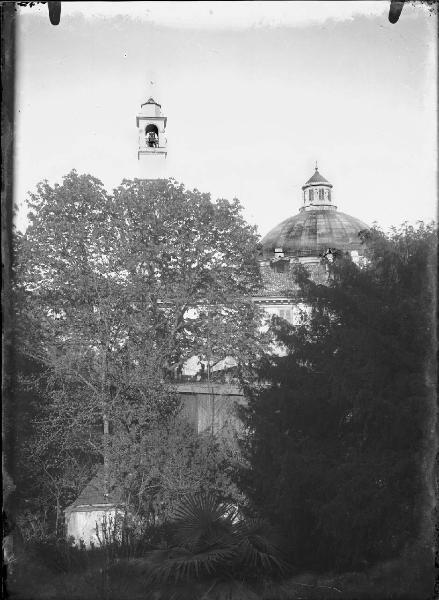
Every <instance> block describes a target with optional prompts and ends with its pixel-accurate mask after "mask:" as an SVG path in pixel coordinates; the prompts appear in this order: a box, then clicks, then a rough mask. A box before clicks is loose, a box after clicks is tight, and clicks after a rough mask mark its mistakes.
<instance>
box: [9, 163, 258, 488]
mask: <svg viewBox="0 0 439 600" xmlns="http://www.w3.org/2000/svg"><path fill="white" fill-rule="evenodd" d="M29 207H30V209H31V212H30V214H29V219H30V224H29V227H28V229H27V231H26V232H25V233H24V234H17V238H16V257H15V306H16V311H17V341H18V344H17V348H18V351H19V352H20V353H22V354H23V355H24V356H25V357H28V358H31V359H32V360H33V361H35V364H37V365H39V367H40V372H41V375H44V386H43V387H41V385H40V393H41V398H44V402H43V404H42V405H41V406H40V409H41V410H39V411H38V415H37V417H36V419H35V436H34V442H35V443H34V445H33V447H32V451H31V454H33V455H34V457H35V458H36V457H40V459H41V461H40V462H41V464H42V465H44V466H45V468H46V469H47V468H48V467H49V465H50V467H51V470H50V473H48V475H50V477H52V478H53V477H55V475H56V477H61V479H62V477H63V473H64V471H65V469H67V466H68V465H72V464H73V463H75V462H76V463H77V462H78V460H80V457H83V456H84V455H87V456H88V457H92V458H93V460H94V461H95V462H101V461H102V460H104V463H105V462H106V463H107V464H106V468H108V465H109V464H110V463H111V465H112V467H113V468H114V469H115V471H116V472H117V473H118V474H121V473H124V475H125V476H126V477H128V476H129V475H130V474H131V475H132V472H133V469H135V468H138V467H139V465H140V463H141V461H142V460H143V459H142V453H143V452H144V450H145V444H144V440H145V439H147V436H148V435H149V433H148V432H151V431H152V430H153V429H154V428H155V429H157V428H158V427H163V426H165V425H166V424H167V423H168V424H169V423H171V421H172V420H173V419H174V418H175V415H176V413H177V412H178V409H179V401H178V397H177V396H176V394H175V392H174V390H173V388H172V382H171V381H170V379H172V378H171V375H172V372H173V369H175V367H176V365H181V364H182V363H183V362H184V361H185V359H187V358H188V357H190V356H191V355H194V354H195V355H198V356H201V357H202V358H205V359H207V360H211V361H212V360H215V359H221V358H224V357H225V356H227V355H231V356H233V357H235V358H236V360H237V362H238V363H240V364H242V365H244V366H245V365H246V364H247V363H248V362H249V360H251V358H252V356H256V355H257V353H258V338H259V333H258V329H257V323H258V318H257V310H256V309H255V308H254V307H253V305H252V304H251V301H250V299H249V294H250V293H251V291H252V290H253V289H255V288H256V287H257V285H258V283H259V274H258V269H257V262H256V259H255V251H254V249H255V244H256V233H255V231H254V228H252V227H250V226H249V225H247V224H246V223H245V221H244V219H243V217H242V215H241V207H240V205H239V202H238V201H237V200H234V201H232V202H229V201H227V200H223V199H220V200H217V201H216V202H212V201H211V199H210V196H209V194H203V193H201V192H199V191H197V190H193V191H189V190H186V189H185V188H184V186H183V185H181V184H178V183H177V182H176V181H174V180H134V181H128V180H124V181H123V182H122V184H121V185H120V186H119V187H118V188H116V189H115V190H114V191H113V193H111V194H110V193H108V192H107V191H106V190H105V189H104V186H103V184H102V183H101V182H100V181H99V180H97V179H96V178H94V177H92V176H90V175H80V174H78V173H77V172H75V171H72V172H71V173H69V174H68V175H67V176H65V177H64V179H63V181H62V183H61V184H55V185H54V186H51V185H49V184H48V183H47V182H42V183H40V184H39V185H38V187H37V190H36V192H35V193H33V194H31V195H30V200H29ZM37 379H38V377H34V381H33V382H30V385H31V387H32V386H33V389H34V392H36V389H37V388H36V385H37ZM40 379H41V378H40ZM40 384H41V381H40ZM165 437H166V436H165ZM142 440H143V441H142ZM128 458H129V460H128ZM125 459H126V464H125V466H124V465H122V464H121V461H122V462H123V461H124V460H125ZM72 461H73V462H72ZM80 462H81V461H80Z"/></svg>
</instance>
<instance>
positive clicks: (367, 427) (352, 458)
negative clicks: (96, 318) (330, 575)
mask: <svg viewBox="0 0 439 600" xmlns="http://www.w3.org/2000/svg"><path fill="white" fill-rule="evenodd" d="M364 241H365V255H366V261H365V264H363V266H362V267H360V266H357V265H356V264H354V263H353V262H352V261H351V260H350V259H349V258H347V257H342V256H339V257H336V259H335V260H334V261H333V262H330V261H328V260H325V261H324V263H325V264H326V267H327V269H328V282H327V284H326V285H319V284H317V283H315V282H313V281H312V280H311V279H310V278H309V276H308V273H307V271H306V270H305V269H304V268H302V267H298V269H297V272H296V278H297V281H298V283H299V284H300V288H301V294H302V300H303V302H304V303H305V305H306V306H307V307H308V308H307V309H306V310H304V311H303V314H302V318H301V320H300V322H298V323H296V324H295V325H289V324H287V323H286V322H285V321H283V320H282V319H275V320H274V323H273V328H274V330H275V332H276V335H277V338H278V340H279V341H280V342H281V343H282V344H283V345H284V347H285V349H286V354H285V356H281V357H268V358H266V359H264V360H263V361H262V362H261V363H260V366H259V384H258V385H255V386H253V387H252V388H249V390H248V394H249V396H250V402H249V406H248V408H247V409H245V410H243V419H244V421H245V423H246V426H247V433H248V435H247V437H246V439H245V441H244V443H243V447H244V452H245V454H246V457H247V459H248V461H249V468H248V469H247V470H245V471H244V472H243V473H241V484H242V486H243V489H244V490H245V491H246V493H247V494H248V496H249V498H250V500H251V505H252V507H253V510H256V511H257V512H259V513H260V514H262V516H264V517H266V518H269V519H270V520H271V521H272V523H274V524H275V525H277V526H279V528H280V529H281V531H283V532H284V533H285V546H286V547H287V548H288V550H289V553H290V557H291V559H292V560H293V561H294V562H295V563H296V564H298V565H300V564H301V565H304V566H306V567H308V568H361V567H362V566H365V565H366V564H368V563H372V562H375V561H378V560H385V559H387V558H389V557H393V556H396V555H397V554H399V553H400V552H401V550H402V549H403V548H404V547H405V546H407V545H409V544H411V543H414V542H415V541H416V540H418V541H419V539H421V538H422V539H423V540H424V543H427V546H428V543H429V541H428V526H426V525H425V524H426V522H427V521H428V514H429V511H430V512H431V503H430V504H429V502H428V492H427V489H428V482H429V483H430V484H431V483H432V473H433V471H432V469H433V467H432V456H431V452H432V450H431V448H432V447H434V443H433V441H432V423H433V422H434V386H435V364H434V353H435V331H434V318H435V315H434V306H435V276H436V271H435V256H436V254H435V253H436V232H435V229H434V227H433V225H431V226H426V225H423V224H420V225H419V226H418V227H411V226H407V225H403V226H402V227H401V228H399V229H393V230H392V232H391V233H390V234H388V235H386V234H384V233H383V232H382V231H380V230H379V229H373V230H371V232H370V233H369V234H367V235H366V239H365V240H364ZM433 429H434V428H433ZM430 525H431V523H430ZM430 530H431V529H430ZM430 543H431V540H430Z"/></svg>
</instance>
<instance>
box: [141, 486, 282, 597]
mask: <svg viewBox="0 0 439 600" xmlns="http://www.w3.org/2000/svg"><path fill="white" fill-rule="evenodd" d="M172 526H173V533H172V536H171V540H170V542H169V543H167V544H166V545H164V546H163V547H162V548H160V549H158V550H157V551H156V552H154V553H153V554H152V555H151V557H150V561H149V573H148V577H147V581H148V589H149V591H150V593H151V594H152V596H151V597H154V598H157V599H161V598H166V599H168V600H171V599H172V600H177V599H178V600H186V599H190V600H197V599H199V600H202V599H203V600H207V599H209V600H210V599H218V600H219V599H225V598H229V599H230V600H238V599H241V598H242V599H248V600H250V599H252V598H258V596H257V595H256V594H255V592H254V587H255V585H257V584H258V583H260V582H261V581H262V580H263V578H270V577H273V576H275V575H276V574H278V573H280V572H282V571H283V570H284V568H285V564H284V563H283V561H282V559H281V557H280V554H279V551H278V550H277V548H276V545H275V543H274V542H273V541H272V539H273V532H272V531H271V530H270V528H269V527H268V526H267V524H266V523H264V522H262V521H260V520H256V519H255V520H243V519H239V518H238V511H237V510H236V508H235V507H234V506H233V505H231V504H228V503H224V502H221V501H219V500H218V499H217V498H216V497H215V496H213V495H212V494H205V493H200V494H192V495H189V496H187V497H186V498H185V499H184V500H183V501H182V502H181V504H180V505H179V506H178V508H177V510H176V511H175V517H174V520H173V523H172ZM252 588H253V589H252Z"/></svg>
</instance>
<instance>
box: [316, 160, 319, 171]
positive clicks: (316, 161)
mask: <svg viewBox="0 0 439 600" xmlns="http://www.w3.org/2000/svg"><path fill="white" fill-rule="evenodd" d="M318 170H319V168H318V166H317V161H316V171H318Z"/></svg>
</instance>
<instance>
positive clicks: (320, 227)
mask: <svg viewBox="0 0 439 600" xmlns="http://www.w3.org/2000/svg"><path fill="white" fill-rule="evenodd" d="M364 229H369V227H368V226H367V225H366V224H365V223H363V222H362V221H360V220H359V219H356V218H355V217H351V216H349V215H346V214H345V213H342V212H338V211H337V210H309V211H302V212H300V213H299V214H297V215H294V216H293V217H290V218H289V219H286V220H285V221H282V223H280V224H279V225H277V226H276V227H275V228H274V229H272V230H271V231H270V232H269V233H267V235H266V236H265V237H264V238H263V239H262V242H261V244H262V252H263V256H264V257H265V258H269V257H272V256H274V253H275V250H276V249H281V252H283V253H284V254H285V256H292V257H300V256H319V255H320V254H321V253H322V252H324V251H325V250H327V249H328V248H335V249H337V250H341V251H345V252H346V251H351V250H357V251H358V250H360V249H361V248H362V244H361V240H360V238H359V236H358V234H359V232H360V231H362V230H364Z"/></svg>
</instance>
